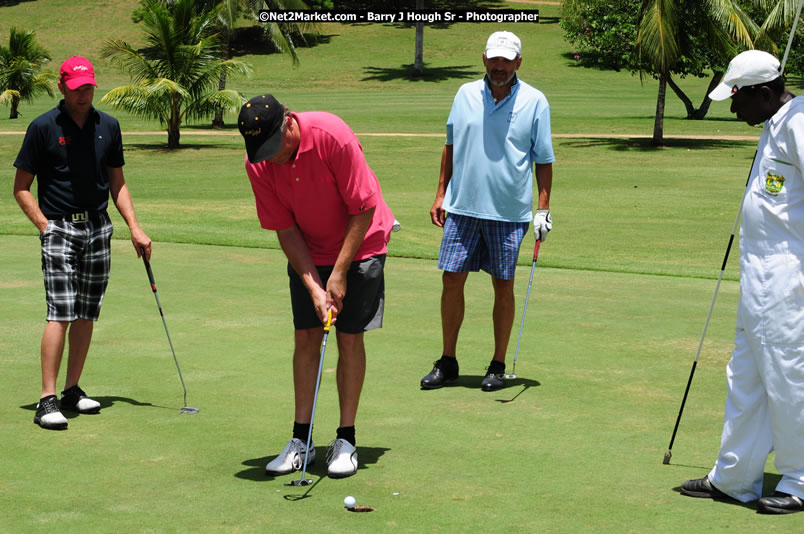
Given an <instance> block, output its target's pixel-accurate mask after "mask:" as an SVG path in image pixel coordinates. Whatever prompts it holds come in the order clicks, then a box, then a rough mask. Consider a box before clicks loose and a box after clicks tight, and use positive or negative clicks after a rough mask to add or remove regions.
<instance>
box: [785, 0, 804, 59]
mask: <svg viewBox="0 0 804 534" xmlns="http://www.w3.org/2000/svg"><path fill="white" fill-rule="evenodd" d="M802 6H804V0H799V1H798V9H797V10H796V18H795V19H793V28H792V29H791V30H790V37H788V38H787V47H786V48H785V49H784V57H782V64H781V66H780V67H779V72H780V73H782V74H784V66H785V65H786V64H787V56H788V55H789V54H790V45H792V44H793V38H794V37H795V36H796V26H797V25H798V19H799V17H800V16H801V7H802Z"/></svg>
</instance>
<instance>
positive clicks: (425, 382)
mask: <svg viewBox="0 0 804 534" xmlns="http://www.w3.org/2000/svg"><path fill="white" fill-rule="evenodd" d="M457 378H458V360H457V359H456V358H449V357H447V356H441V359H439V360H436V361H434V362H433V370H432V371H430V374H428V375H427V376H425V377H424V378H422V381H421V386H422V389H438V388H440V387H441V386H443V385H444V383H445V382H451V381H453V380H456V379H457Z"/></svg>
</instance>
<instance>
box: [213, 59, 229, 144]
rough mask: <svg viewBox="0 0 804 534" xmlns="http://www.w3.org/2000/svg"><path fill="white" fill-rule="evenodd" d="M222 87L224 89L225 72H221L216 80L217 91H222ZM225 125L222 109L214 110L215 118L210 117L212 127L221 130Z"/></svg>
mask: <svg viewBox="0 0 804 534" xmlns="http://www.w3.org/2000/svg"><path fill="white" fill-rule="evenodd" d="M224 89H226V73H225V72H221V79H220V81H218V91H223V90H224ZM225 126H226V125H225V124H224V122H223V110H222V109H219V110H218V111H216V112H215V118H214V119H212V127H213V128H215V129H218V130H221V129H223V128H224V127H225Z"/></svg>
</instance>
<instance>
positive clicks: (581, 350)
mask: <svg viewBox="0 0 804 534" xmlns="http://www.w3.org/2000/svg"><path fill="white" fill-rule="evenodd" d="M0 246H2V248H3V250H4V254H3V255H2V259H0V267H1V268H2V271H1V272H3V273H4V276H3V282H2V291H0V300H1V302H0V310H2V312H0V313H2V321H0V325H2V326H0V340H2V341H0V358H2V360H3V362H4V380H3V383H4V390H5V391H6V395H5V398H6V399H7V403H8V406H7V410H5V412H4V413H5V415H3V416H1V417H0V432H2V434H3V435H4V436H7V437H9V439H6V440H4V443H3V449H4V451H3V454H2V455H1V456H0V470H2V472H3V473H4V475H3V480H4V482H3V484H2V485H0V503H3V504H2V505H0V506H1V507H2V509H3V510H2V529H3V530H4V531H8V532H47V531H52V530H53V528H58V527H57V525H59V524H61V523H63V522H65V521H69V522H70V525H71V528H72V529H75V530H80V531H90V532H105V531H111V530H114V531H129V532H141V531H148V532H198V531H204V532H264V531H272V532H276V531H287V530H290V529H297V528H303V529H309V530H316V531H322V532H340V531H343V530H345V529H351V530H353V531H356V532H421V531H422V530H427V531H434V532H470V531H476V530H477V527H478V524H480V523H482V524H483V526H484V528H483V530H484V531H489V532H578V531H581V530H590V531H596V532H644V531H652V532H683V531H685V530H688V529H690V528H694V527H695V526H696V525H701V524H706V525H708V528H707V530H709V531H725V530H733V529H735V528H736V529H737V530H738V531H740V530H745V529H752V530H753V529H758V528H763V529H768V530H769V531H777V530H778V531H790V529H791V528H793V526H794V525H795V524H797V523H795V522H794V521H795V519H788V518H779V520H777V521H772V522H769V521H768V520H767V518H763V517H762V516H758V515H757V514H755V513H754V511H753V510H752V509H751V508H744V507H737V506H732V505H727V504H718V503H713V502H708V501H692V500H689V499H684V498H682V497H680V496H679V495H678V494H677V493H676V492H675V491H674V488H676V487H677V486H678V484H680V483H681V482H682V481H683V480H684V479H686V478H690V477H697V476H702V475H703V473H705V472H706V470H707V469H708V468H709V465H710V463H711V461H712V460H713V456H714V454H715V452H716V449H717V444H718V438H719V422H720V419H721V411H722V403H723V396H724V378H723V376H722V375H723V366H724V364H725V361H726V359H727V357H728V353H729V350H730V340H731V335H732V332H733V327H734V324H733V323H734V321H733V309H734V307H735V305H736V298H737V285H736V283H735V282H726V283H724V285H723V287H722V289H721V295H720V301H719V305H718V307H717V308H716V313H715V316H714V317H713V321H712V325H711V327H710V332H709V339H708V341H707V344H706V348H705V350H704V353H703V354H702V358H701V362H700V365H699V367H698V370H697V373H696V377H695V383H694V387H693V390H692V393H691V396H690V399H689V401H688V405H687V410H686V412H685V416H684V420H683V421H682V426H681V431H680V433H679V437H678V439H677V441H676V444H675V448H674V452H675V457H674V459H673V463H672V464H671V465H670V466H665V465H662V463H661V461H662V456H663V453H664V450H665V447H666V446H667V442H668V440H669V436H670V432H671V430H672V425H673V422H674V420H675V415H676V412H677V408H678V404H679V402H680V395H681V393H682V391H683V386H684V384H685V381H686V378H687V373H688V370H689V366H690V364H691V360H692V357H693V354H694V350H695V347H696V346H697V341H698V336H699V332H700V326H701V324H700V321H699V320H698V319H700V318H702V317H704V315H705V313H706V309H707V307H708V299H709V297H710V296H711V290H712V283H711V281H709V280H699V279H688V278H677V277H656V276H644V275H633V274H621V273H595V272H589V271H577V270H566V269H551V268H546V267H537V271H536V277H535V281H534V288H533V294H532V295H531V301H530V303H529V310H528V315H527V316H526V324H525V331H524V334H523V343H522V347H521V349H520V350H521V352H520V354H519V359H518V363H517V373H518V375H519V376H520V378H519V379H517V380H516V381H514V382H513V384H512V385H511V386H510V387H509V388H507V389H504V390H501V391H499V392H495V393H490V394H488V393H483V392H481V391H479V389H478V384H479V382H480V379H481V377H482V375H483V369H484V367H485V366H486V365H487V364H488V362H487V360H488V358H489V354H490V352H491V345H490V338H491V325H490V321H489V317H488V316H489V312H490V308H491V301H490V291H489V282H488V280H487V279H486V278H485V277H484V276H480V275H475V276H473V277H470V282H469V286H468V301H467V315H466V321H465V324H464V330H463V336H462V339H461V350H460V355H461V365H462V378H461V379H460V380H459V381H458V382H457V384H456V385H455V386H454V387H449V388H444V389H442V390H438V391H428V392H423V391H419V388H418V381H419V379H420V378H421V376H422V375H423V374H425V373H426V372H427V371H428V370H429V367H430V365H431V362H432V360H433V359H435V357H436V356H437V354H438V350H439V348H440V347H439V345H440V341H439V339H440V333H439V330H440V327H439V323H438V320H437V314H438V311H437V310H438V300H439V288H440V276H439V273H438V271H437V269H435V266H434V264H433V262H431V261H426V260H414V259H404V258H391V259H389V262H388V269H387V286H388V287H387V295H388V300H387V314H386V320H385V326H384V328H383V329H382V330H379V331H376V332H372V333H370V334H368V335H367V338H366V339H367V347H368V352H369V368H368V372H367V379H366V386H365V390H364V395H363V398H362V401H361V410H360V420H359V425H358V440H359V449H358V451H359V454H360V458H361V463H362V467H361V469H360V470H359V472H358V474H357V475H356V476H355V477H353V478H349V479H345V480H340V481H336V480H331V479H328V478H326V477H325V476H324V466H323V462H320V461H319V462H317V463H316V464H314V465H313V466H312V467H311V471H310V473H311V476H312V477H313V479H314V480H315V481H316V484H315V485H314V486H312V487H309V488H288V487H285V486H284V485H283V484H284V483H285V482H287V481H289V480H292V479H294V478H297V477H298V474H297V475H291V476H286V477H279V478H276V479H271V478H268V477H266V476H265V475H264V473H263V468H264V465H265V463H266V462H267V461H268V460H269V459H270V458H271V457H272V456H273V455H275V454H276V453H278V452H279V450H280V449H281V448H282V446H284V443H285V442H286V440H287V439H288V436H289V433H290V430H291V422H292V421H291V417H292V390H291V380H290V353H291V344H292V341H291V323H290V318H289V315H288V312H287V308H288V306H287V299H288V297H287V289H286V277H285V274H284V265H285V260H284V258H283V256H282V254H281V253H280V252H278V251H272V250H264V249H249V248H241V247H217V246H200V245H181V244H168V243H158V244H157V245H156V251H155V256H154V260H153V263H152V264H153V269H154V273H155V276H156V282H157V287H158V289H159V295H160V298H161V300H162V305H163V308H164V312H165V315H166V319H167V322H168V325H169V328H170V331H171V336H172V338H173V342H174V345H175V347H176V351H177V354H178V357H179V361H180V362H181V365H182V370H183V372H184V377H185V381H186V383H187V386H188V390H189V397H188V404H189V405H190V406H194V407H198V408H200V413H199V414H197V415H192V416H188V415H179V413H178V410H179V408H181V407H182V405H183V400H182V390H181V385H180V383H179V380H178V377H177V374H176V369H175V367H174V364H173V361H172V356H171V353H170V349H169V346H168V344H167V340H166V338H165V333H164V330H163V327H162V324H161V321H160V318H159V314H158V311H157V309H156V304H155V301H154V299H153V296H152V294H151V291H150V288H149V286H148V282H147V278H146V276H145V272H144V268H143V266H142V263H141V262H140V261H138V260H137V259H136V258H135V257H134V255H133V250H131V248H130V245H129V244H128V243H125V242H123V241H115V243H114V250H113V253H114V262H113V274H112V281H111V284H110V288H109V291H108V294H107V299H106V302H105V303H104V311H103V317H102V319H101V321H99V322H98V323H97V328H96V333H95V340H94V344H93V349H92V353H91V356H90V360H89V364H88V366H87V370H86V372H85V375H84V379H83V380H84V384H85V386H86V387H87V388H88V389H91V391H92V392H93V394H94V395H96V396H97V397H98V398H99V399H100V400H101V402H102V403H103V405H104V410H103V412H102V414H101V415H99V416H79V417H76V418H71V419H70V429H69V430H68V431H66V432H45V431H42V430H40V429H39V428H38V427H36V426H35V425H33V424H32V423H31V418H32V417H33V403H34V402H35V400H36V399H35V395H36V385H37V384H36V382H37V378H36V377H37V375H38V361H37V350H38V340H39V336H40V334H41V326H42V323H41V316H42V308H43V303H42V300H43V296H42V292H43V291H42V288H41V281H40V279H39V273H38V257H37V241H36V239H35V238H32V237H20V236H4V237H1V238H0ZM518 274H519V277H518V285H517V287H518V291H517V293H518V294H520V293H522V292H523V291H524V289H525V285H526V283H527V275H528V270H527V269H520V271H519V273H518ZM522 300H523V299H521V298H520V299H518V309H517V319H518V318H519V312H520V311H521V306H522V304H523V302H522ZM336 361H337V349H336V344H335V343H332V344H331V345H330V347H329V348H328V351H327V355H326V357H325V364H324V375H323V379H322V385H321V396H320V399H319V410H318V412H317V416H316V429H315V434H314V439H315V441H316V442H317V443H318V445H319V447H322V448H321V449H320V451H319V454H322V453H323V452H324V449H323V446H324V445H326V443H327V442H328V441H329V440H331V439H332V438H333V437H334V430H335V427H336V426H337V409H336V406H337V401H336V393H335V391H336V388H335V382H334V368H335V365H336ZM771 472H772V469H771V468H769V473H771ZM768 476H769V477H770V478H769V481H771V482H772V481H773V480H774V475H772V474H769V475H768ZM56 481H57V482H56ZM52 484H57V485H58V487H59V488H75V489H76V490H78V488H80V492H81V495H85V497H82V498H77V497H76V495H75V494H74V492H73V490H62V491H51V492H50V493H49V494H48V499H47V501H48V506H47V508H46V509H43V508H42V504H43V503H42V493H41V492H42V491H43V488H49V487H51V485H52ZM346 495H354V496H355V497H356V498H357V500H358V504H361V505H370V506H374V507H375V508H376V511H375V512H373V513H371V514H349V513H347V512H346V511H345V510H343V507H342V500H343V497H345V496H346ZM793 530H794V528H793Z"/></svg>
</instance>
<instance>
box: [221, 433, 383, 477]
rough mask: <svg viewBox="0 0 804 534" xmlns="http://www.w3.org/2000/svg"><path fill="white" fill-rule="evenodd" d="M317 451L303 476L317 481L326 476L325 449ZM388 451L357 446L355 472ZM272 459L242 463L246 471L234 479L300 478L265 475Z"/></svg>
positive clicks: (269, 457)
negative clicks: (266, 467) (314, 458)
mask: <svg viewBox="0 0 804 534" xmlns="http://www.w3.org/2000/svg"><path fill="white" fill-rule="evenodd" d="M314 441H315V440H314ZM318 449H319V450H317V451H316V452H317V453H318V455H317V456H316V458H317V459H318V461H316V462H313V463H311V464H309V465H308V466H307V474H306V475H305V478H313V477H318V478H319V479H322V478H325V477H326V476H327V462H326V461H322V460H325V457H326V456H325V454H324V451H325V450H326V447H319V448H318ZM390 450H391V449H389V448H386V447H362V446H360V445H358V446H357V457H358V459H359V462H358V466H357V470H358V471H360V470H362V469H368V467H369V466H370V465H374V464H376V463H377V462H379V460H380V457H381V456H382V455H383V454H385V453H386V452H387V451H390ZM277 454H279V452H277ZM274 457H275V456H263V457H262V458H252V459H251V460H246V461H244V462H243V465H245V466H248V469H244V470H242V471H240V472H239V473H235V477H237V478H240V479H243V480H251V481H253V482H269V481H272V480H280V479H281V480H282V482H283V483H288V482H290V481H291V480H298V479H300V478H301V471H297V472H295V473H291V474H289V475H279V476H272V475H269V474H267V473H266V472H265V464H267V463H268V462H270V461H271V460H273V459H274ZM317 483H318V482H317V481H316V483H315V484H317ZM315 484H313V485H312V486H314V485H315ZM312 486H307V487H312Z"/></svg>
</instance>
